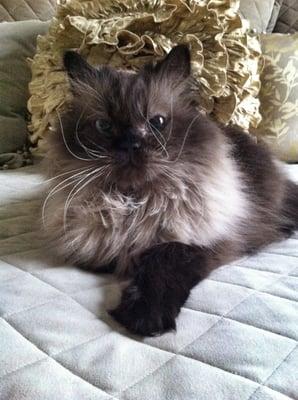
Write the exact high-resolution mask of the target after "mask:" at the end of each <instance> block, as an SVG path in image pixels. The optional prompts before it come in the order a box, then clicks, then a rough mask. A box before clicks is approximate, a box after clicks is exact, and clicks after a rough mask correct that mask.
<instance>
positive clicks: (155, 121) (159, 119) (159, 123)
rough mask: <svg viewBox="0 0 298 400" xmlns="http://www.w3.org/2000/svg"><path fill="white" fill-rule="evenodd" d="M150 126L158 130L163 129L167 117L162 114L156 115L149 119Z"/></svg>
mask: <svg viewBox="0 0 298 400" xmlns="http://www.w3.org/2000/svg"><path fill="white" fill-rule="evenodd" d="M149 123H150V126H151V127H152V128H154V129H156V130H158V131H161V130H162V129H163V128H164V127H165V125H166V119H165V117H163V116H162V115H155V116H154V117H153V118H151V119H150V120H149Z"/></svg>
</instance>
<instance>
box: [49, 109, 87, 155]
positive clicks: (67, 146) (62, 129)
mask: <svg viewBox="0 0 298 400" xmlns="http://www.w3.org/2000/svg"><path fill="white" fill-rule="evenodd" d="M56 113H57V116H58V120H59V124H60V128H61V134H62V137H63V141H64V144H65V147H66V148H67V150H68V152H69V153H70V154H71V155H72V156H73V157H74V158H76V159H78V160H81V161H89V162H90V161H93V160H91V159H90V158H82V157H79V156H78V155H77V154H75V153H74V152H73V151H72V150H71V148H70V147H69V145H68V143H67V141H66V138H65V134H64V128H63V125H62V120H61V117H60V114H59V112H58V110H56Z"/></svg>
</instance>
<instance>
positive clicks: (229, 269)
mask: <svg viewBox="0 0 298 400" xmlns="http://www.w3.org/2000/svg"><path fill="white" fill-rule="evenodd" d="M289 172H290V173H291V174H292V175H293V176H294V178H295V177H296V180H298V166H292V167H289ZM41 181H42V178H41V176H40V175H39V174H38V165H37V166H33V167H26V168H23V169H19V170H13V171H3V172H1V174H0V190H1V192H0V399H1V400H25V399H26V400H91V399H92V400H108V399H111V400H112V399H114V400H116V399H119V400H120V399H121V400H289V399H293V400H297V399H298V346H297V340H298V234H296V236H294V237H293V238H291V239H289V240H287V241H284V242H283V243H279V244H275V245H273V246H271V247H269V248H267V249H266V251H264V252H263V253H261V254H259V255H258V256H256V257H252V258H246V259H242V260H240V261H238V262H236V263H234V264H232V265H228V266H223V267H221V268H219V269H218V270H216V271H214V272H213V273H212V275H211V276H210V277H209V278H208V279H205V280H204V281H203V282H201V283H200V284H199V285H198V286H197V287H195V288H194V289H193V291H192V293H191V296H190V298H189V299H188V301H187V303H186V305H185V307H184V308H183V310H182V313H181V315H180V316H179V318H178V324H177V326H178V328H177V332H176V333H168V334H165V335H163V336H161V337H156V338H150V339H149V338H146V339H142V338H139V337H134V336H130V335H128V334H127V333H126V332H125V331H124V330H122V329H121V327H119V326H118V325H116V323H113V321H112V320H111V319H110V318H109V316H108V315H107V313H106V309H108V308H112V307H113V306H114V305H115V304H116V303H117V301H118V300H119V294H120V287H119V284H118V283H117V281H116V280H115V279H114V278H113V277H112V276H110V275H96V274H93V273H88V272H84V271H81V270H78V269H76V268H75V267H72V266H68V265H65V264H63V263H61V262H60V261H59V260H58V259H55V257H54V256H53V255H51V252H50V250H48V249H47V243H46V242H45V241H44V239H43V238H42V236H41V235H40V233H39V230H38V224H37V223H38V221H39V215H40V212H39V205H40V194H39V190H40V185H39V183H40V182H41Z"/></svg>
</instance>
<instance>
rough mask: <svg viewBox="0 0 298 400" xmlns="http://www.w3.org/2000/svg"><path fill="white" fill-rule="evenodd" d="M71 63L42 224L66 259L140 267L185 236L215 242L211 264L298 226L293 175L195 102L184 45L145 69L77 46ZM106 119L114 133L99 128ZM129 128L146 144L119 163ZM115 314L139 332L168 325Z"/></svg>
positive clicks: (49, 159) (51, 148)
mask: <svg viewBox="0 0 298 400" xmlns="http://www.w3.org/2000/svg"><path fill="white" fill-rule="evenodd" d="M64 65H65V68H66V70H67V72H68V75H69V79H70V84H71V88H72V91H73V94H74V96H73V101H72V104H71V106H70V108H69V109H68V111H67V112H64V113H59V112H58V113H57V121H56V128H55V129H54V130H53V131H52V132H49V135H48V137H47V139H46V141H47V148H48V150H47V155H46V158H45V167H46V170H47V174H48V176H49V178H53V179H52V183H51V185H50V190H49V193H48V196H47V198H46V201H45V204H44V224H45V227H46V231H47V233H48V234H49V235H50V237H51V239H52V240H53V241H54V242H55V244H56V249H57V251H58V252H59V253H60V254H61V255H62V256H63V257H64V258H66V259H67V260H68V261H70V262H72V263H74V264H78V265H83V266H88V267H89V268H93V269H96V270H99V271H100V270H101V268H103V267H105V266H107V265H112V264H113V265H114V267H115V268H116V272H117V273H118V274H120V275H128V274H129V275H131V276H133V274H134V273H135V271H136V269H138V268H139V264H140V262H141V260H142V255H143V254H147V253H146V252H148V251H150V249H151V248H152V249H154V248H156V246H159V245H162V244H167V243H180V244H183V245H187V246H190V247H191V248H197V249H208V250H210V251H211V253H212V251H213V252H214V253H216V261H214V262H211V263H210V265H209V266H210V268H213V267H216V266H218V265H221V264H223V263H226V262H229V261H232V260H234V259H236V258H238V257H240V256H242V255H244V254H250V253H253V252H255V251H257V250H259V249H261V248H262V247H264V246H266V245H267V244H270V243H272V242H274V241H278V240H281V239H282V238H284V237H285V236H287V235H288V234H290V233H292V232H293V231H294V230H295V229H297V228H298V186H297V185H295V184H294V183H292V182H290V181H289V180H288V178H287V177H286V175H285V174H284V172H283V171H282V168H281V167H280V165H279V164H278V163H277V162H276V160H275V158H274V157H273V156H272V154H271V153H270V152H269V150H268V149H267V148H266V146H265V145H264V144H262V143H259V144H256V143H255V141H254V140H253V139H252V138H251V137H249V136H248V135H247V134H245V133H243V132H242V131H241V130H240V129H238V128H236V127H232V126H228V127H225V126H221V125H220V124H218V123H216V122H214V121H213V120H212V119H210V118H209V117H207V116H206V115H205V114H203V113H202V112H200V110H199V107H198V104H197V101H196V99H195V97H194V94H193V91H192V86H191V84H192V78H191V69H190V68H191V67H190V66H191V63H190V55H189V51H188V49H187V48H186V47H185V46H178V47H176V48H174V50H172V52H171V53H170V54H169V55H168V56H167V57H166V58H165V59H164V60H162V61H160V62H158V63H155V64H147V65H146V66H145V67H144V68H142V69H141V71H140V72H139V73H128V72H124V71H115V70H114V69H112V68H110V67H98V68H93V67H91V66H90V65H88V64H87V63H86V62H85V61H84V60H83V59H82V58H81V57H80V56H79V55H78V54H76V53H73V52H68V53H66V55H65V56H64ZM155 115H163V116H165V118H166V120H167V125H166V127H165V129H164V130H163V132H156V131H154V130H153V131H152V128H150V129H149V128H148V120H150V118H152V116H155ZM107 119H109V120H112V121H113V123H115V125H114V127H113V139H109V140H110V141H109V140H106V139H103V137H102V135H100V133H98V132H97V131H96V128H95V122H96V121H97V120H107ZM127 130H129V132H131V131H133V134H134V135H136V136H137V137H138V140H140V143H141V146H142V150H141V151H140V152H139V153H138V154H137V156H135V157H133V158H132V159H131V160H130V162H127V158H125V160H126V161H125V162H123V160H122V158H121V157H120V158H119V154H118V153H119V151H118V150H119V149H118V148H117V140H118V138H119V137H120V138H121V135H122V132H124V131H127ZM77 135H79V138H78V136H77ZM88 135H89V136H88ZM86 137H88V140H85V141H84V138H86ZM90 138H91V139H90ZM78 139H79V140H78ZM91 143H93V144H91ZM88 149H91V150H92V151H89V152H88ZM98 156H100V157H98ZM122 156H123V154H122ZM84 168H89V169H88V170H86V171H85V172H83V171H84V170H83V169H84ZM95 171H97V172H95ZM76 174H77V175H76ZM88 174H89V175H88ZM80 179H81V181H80ZM178 253H179V252H178ZM181 262H182V263H183V260H181ZM156 264H158V262H156ZM199 264H200V263H199V260H198V265H197V268H198V269H199V268H200V265H199ZM206 264H208V263H206ZM185 268H186V267H185ZM202 268H203V269H204V267H202ZM152 274H157V275H158V274H159V267H158V265H157V266H156V268H155V269H154V270H153V272H152ZM171 276H172V275H171ZM173 276H174V274H173ZM177 290H178V289H177ZM128 308H129V307H128ZM175 312H176V311H175ZM119 320H120V321H121V322H122V323H124V324H126V325H128V328H129V329H131V330H134V331H136V332H141V333H143V334H151V333H152V332H155V331H163V330H166V329H165V328H166V327H162V328H160V329H156V328H148V329H147V330H146V329H143V330H141V329H136V327H134V328H132V327H131V326H129V323H126V322H125V321H126V320H125V321H124V319H123V318H122V320H121V318H119ZM139 325H140V324H139ZM169 326H171V327H172V326H173V324H172V323H171V324H169ZM169 326H167V327H169ZM150 329H151V331H150Z"/></svg>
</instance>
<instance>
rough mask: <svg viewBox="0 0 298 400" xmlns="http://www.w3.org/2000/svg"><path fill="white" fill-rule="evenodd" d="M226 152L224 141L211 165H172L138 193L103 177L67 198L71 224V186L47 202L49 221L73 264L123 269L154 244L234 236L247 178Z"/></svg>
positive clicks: (243, 210)
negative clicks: (108, 185) (106, 188)
mask: <svg viewBox="0 0 298 400" xmlns="http://www.w3.org/2000/svg"><path fill="white" fill-rule="evenodd" d="M228 152H229V146H228V145H227V144H225V145H224V146H223V148H222V150H221V157H218V158H217V159H216V160H214V164H213V166H212V167H210V166H208V167H205V168H204V167H203V166H194V164H187V163H185V162H184V163H183V162H181V165H180V167H179V168H175V167H174V166H173V165H172V166H171V167H169V169H168V170H167V171H166V170H165V173H164V175H162V172H161V177H160V181H161V182H162V184H159V185H156V186H153V185H152V186H151V187H150V188H148V189H147V190H146V191H145V193H143V195H142V198H138V199H135V198H133V197H132V196H124V195H123V194H121V193H120V192H116V191H111V192H103V191H101V190H100V189H99V185H98V183H96V184H95V183H93V184H91V185H89V186H86V188H85V189H84V190H82V191H80V192H79V193H78V194H77V195H76V196H75V197H74V198H73V200H72V201H71V203H70V204H69V209H68V212H67V215H66V217H67V218H66V226H64V217H65V210H64V206H65V202H66V201H67V197H68V194H69V192H70V189H71V188H72V186H70V188H69V187H68V188H65V189H62V190H61V191H59V192H57V193H56V194H55V195H54V196H53V197H51V198H50V200H49V202H48V204H47V207H46V216H45V225H46V227H47V229H48V230H50V231H51V232H52V236H53V237H54V238H55V241H56V244H57V247H58V248H59V249H60V252H61V254H62V255H64V256H65V255H66V257H68V258H69V259H70V261H71V262H74V263H78V264H82V265H85V264H86V265H88V266H89V267H93V268H97V267H98V268H99V267H100V266H103V265H106V264H108V263H109V262H111V261H112V260H113V259H115V258H117V260H118V262H117V266H118V272H119V273H125V272H126V271H127V269H129V267H130V265H131V260H132V259H133V258H135V257H137V256H138V255H140V253H142V252H143V251H144V250H146V249H148V248H149V247H150V246H152V245H154V244H157V243H162V242H168V241H179V242H182V243H185V244H194V245H199V246H209V245H212V244H213V243H215V242H216V241H219V240H225V239H233V240H236V241H237V239H238V234H239V233H240V232H239V231H240V229H241V226H242V221H243V220H245V218H247V216H248V213H249V208H250V207H249V201H248V199H247V198H246V195H245V193H244V191H243V189H244V188H243V185H244V183H243V182H244V179H243V178H242V177H241V175H240V172H239V171H238V169H237V167H236V165H235V163H234V161H233V160H232V159H231V158H229V156H228ZM62 180H63V179H62V178H61V180H60V181H62ZM55 184H57V180H56V181H55ZM156 187H158V188H159V189H156Z"/></svg>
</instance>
